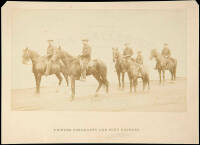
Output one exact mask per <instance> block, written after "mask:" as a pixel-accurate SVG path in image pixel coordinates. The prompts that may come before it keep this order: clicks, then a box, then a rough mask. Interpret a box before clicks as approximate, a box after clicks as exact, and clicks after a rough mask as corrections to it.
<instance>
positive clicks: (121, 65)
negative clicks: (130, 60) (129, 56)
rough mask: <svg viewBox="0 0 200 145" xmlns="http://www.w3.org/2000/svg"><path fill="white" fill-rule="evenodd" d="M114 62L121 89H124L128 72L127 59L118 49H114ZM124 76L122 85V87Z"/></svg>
mask: <svg viewBox="0 0 200 145" xmlns="http://www.w3.org/2000/svg"><path fill="white" fill-rule="evenodd" d="M112 54H113V62H114V63H115V70H116V72H117V78H118V82H119V88H122V89H124V75H125V72H126V71H127V70H126V69H127V67H126V62H125V58H124V57H123V56H122V55H121V54H120V52H119V50H118V49H117V48H112ZM121 76H122V85H121Z"/></svg>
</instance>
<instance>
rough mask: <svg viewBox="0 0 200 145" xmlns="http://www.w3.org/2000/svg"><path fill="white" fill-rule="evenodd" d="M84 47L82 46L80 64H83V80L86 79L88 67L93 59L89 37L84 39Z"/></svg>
mask: <svg viewBox="0 0 200 145" xmlns="http://www.w3.org/2000/svg"><path fill="white" fill-rule="evenodd" d="M82 43H83V48H82V54H81V55H80V65H81V80H83V81H85V80H86V71H87V67H88V63H89V62H90V60H91V51H92V49H91V47H90V45H89V44H88V39H83V40H82Z"/></svg>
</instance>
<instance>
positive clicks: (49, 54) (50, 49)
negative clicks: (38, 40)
mask: <svg viewBox="0 0 200 145" xmlns="http://www.w3.org/2000/svg"><path fill="white" fill-rule="evenodd" d="M54 50H55V48H54V46H53V45H52V44H49V46H48V48H47V58H48V62H47V68H46V72H45V75H46V76H47V75H49V73H50V68H51V58H52V56H53V55H54Z"/></svg>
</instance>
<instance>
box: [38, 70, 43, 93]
mask: <svg viewBox="0 0 200 145" xmlns="http://www.w3.org/2000/svg"><path fill="white" fill-rule="evenodd" d="M41 77H42V75H41V74H38V75H37V93H40V82H41Z"/></svg>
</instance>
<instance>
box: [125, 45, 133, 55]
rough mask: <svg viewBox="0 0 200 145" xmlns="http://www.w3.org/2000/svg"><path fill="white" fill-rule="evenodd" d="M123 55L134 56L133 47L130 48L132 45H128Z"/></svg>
mask: <svg viewBox="0 0 200 145" xmlns="http://www.w3.org/2000/svg"><path fill="white" fill-rule="evenodd" d="M123 55H124V56H125V57H126V56H128V57H129V56H130V57H131V56H132V55H133V49H132V48H130V47H126V48H125V49H124V51H123Z"/></svg>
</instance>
